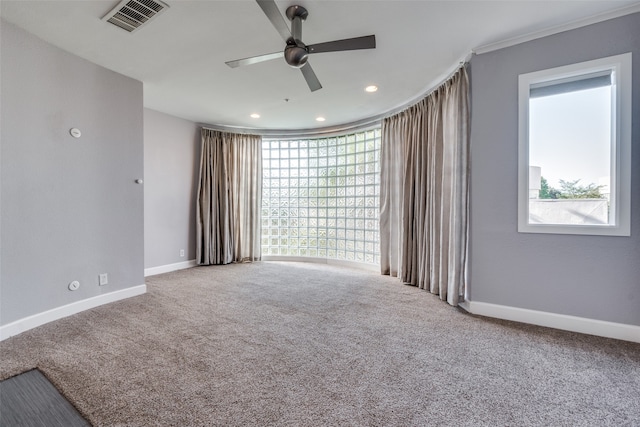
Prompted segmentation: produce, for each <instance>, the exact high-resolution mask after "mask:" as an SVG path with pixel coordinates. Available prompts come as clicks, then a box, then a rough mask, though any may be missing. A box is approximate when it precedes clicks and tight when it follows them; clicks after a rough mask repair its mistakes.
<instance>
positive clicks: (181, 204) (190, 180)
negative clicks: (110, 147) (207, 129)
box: [144, 109, 200, 268]
mask: <svg viewBox="0 0 640 427" xmlns="http://www.w3.org/2000/svg"><path fill="white" fill-rule="evenodd" d="M199 164H200V127H199V126H198V125H196V124H195V123H193V122H190V121H187V120H183V119H179V118H177V117H174V116H169V115H167V114H164V113H160V112H157V111H154V110H149V109H145V110H144V186H145V188H144V266H145V268H152V267H159V266H164V265H168V264H174V263H178V262H184V261H187V260H193V259H195V258H196V243H195V234H196V223H195V217H196V211H195V205H196V191H197V189H198V183H197V179H198V174H199V171H200V169H199ZM180 249H184V250H185V256H184V257H181V256H180Z"/></svg>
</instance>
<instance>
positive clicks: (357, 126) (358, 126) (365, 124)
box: [198, 52, 473, 139]
mask: <svg viewBox="0 0 640 427" xmlns="http://www.w3.org/2000/svg"><path fill="white" fill-rule="evenodd" d="M472 56H473V52H469V53H468V54H466V55H465V56H464V57H463V58H461V59H460V61H459V62H458V63H457V64H456V66H455V67H453V69H449V70H448V71H447V72H446V73H443V74H441V75H440V76H438V78H437V79H434V81H436V82H438V83H437V84H429V85H427V88H426V89H425V90H423V91H421V92H420V95H418V96H415V97H414V98H412V99H410V100H409V101H407V102H404V103H402V104H400V105H397V106H395V107H393V108H391V109H390V110H388V111H385V112H384V113H381V114H377V115H375V116H373V117H369V118H366V119H362V120H359V121H355V122H350V123H345V124H342V125H337V126H331V127H325V128H313V129H293V130H277V129H260V128H246V127H240V126H225V125H210V124H205V123H198V126H200V127H202V128H204V129H209V130H217V131H221V132H233V133H239V134H251V135H260V136H262V137H265V138H273V139H275V138H286V139H293V138H296V137H309V136H318V137H322V136H331V135H333V134H338V133H344V132H347V131H356V130H366V129H367V128H373V127H377V126H379V125H380V124H381V123H382V120H383V119H385V118H387V117H391V116H393V115H395V114H398V113H401V112H402V111H404V110H406V109H408V108H410V107H411V106H413V105H414V104H416V103H418V102H420V101H421V100H422V99H424V98H426V97H427V96H429V95H430V94H431V93H432V92H434V91H435V90H436V89H438V88H439V87H440V86H442V85H443V84H444V83H445V82H446V81H447V80H449V79H450V78H451V77H453V75H454V74H455V73H457V72H458V70H459V69H460V68H462V67H466V66H467V64H468V63H469V61H470V60H471V57H472Z"/></svg>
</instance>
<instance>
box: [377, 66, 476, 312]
mask: <svg viewBox="0 0 640 427" xmlns="http://www.w3.org/2000/svg"><path fill="white" fill-rule="evenodd" d="M380 156H381V185H380V250H381V263H380V264H381V271H382V273H383V274H389V275H392V276H397V277H399V278H400V279H401V280H402V281H403V282H405V283H410V284H413V285H416V286H419V287H420V288H424V289H427V290H429V291H430V292H432V293H434V294H437V295H439V296H440V298H441V299H442V300H445V301H447V302H448V303H449V304H451V305H454V306H455V305H457V304H458V302H459V301H460V300H461V298H463V297H464V288H465V286H466V283H465V282H466V271H467V235H468V199H469V190H468V185H469V80H468V76H467V72H466V69H465V68H464V67H461V68H460V69H459V70H458V71H457V72H456V73H455V74H454V75H453V76H452V77H451V78H450V79H449V80H447V81H446V82H445V83H443V84H442V85H441V86H440V87H439V88H438V89H436V90H435V91H434V92H432V93H431V94H430V95H428V96H427V97H425V98H424V99H423V100H421V101H419V102H418V103H416V104H414V105H413V106H411V107H410V108H408V109H407V110H405V111H403V112H401V113H399V114H397V115H395V116H392V117H389V118H387V119H385V120H383V123H382V146H381V155H380Z"/></svg>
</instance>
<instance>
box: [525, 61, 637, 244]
mask: <svg viewBox="0 0 640 427" xmlns="http://www.w3.org/2000/svg"><path fill="white" fill-rule="evenodd" d="M519 127H520V133H519V171H518V231H520V232H527V233H558V234H592V235H613V236H628V235H630V212H629V211H630V193H631V190H630V185H631V53H626V54H623V55H617V56H612V57H608V58H603V59H598V60H594V61H588V62H582V63H579V64H573V65H569V66H565V67H559V68H553V69H549V70H543V71H538V72H534V73H529V74H522V75H520V78H519Z"/></svg>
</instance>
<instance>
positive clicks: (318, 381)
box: [0, 262, 640, 426]
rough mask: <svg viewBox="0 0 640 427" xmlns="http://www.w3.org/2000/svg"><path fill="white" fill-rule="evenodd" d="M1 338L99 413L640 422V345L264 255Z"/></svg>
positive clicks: (111, 421)
mask: <svg viewBox="0 0 640 427" xmlns="http://www.w3.org/2000/svg"><path fill="white" fill-rule="evenodd" d="M147 285H148V293H147V294H145V295H142V296H139V297H134V298H130V299H128V300H124V301H119V302H116V303H112V304H108V305H106V306H102V307H98V308H96V309H92V310H89V311H86V312H83V313H80V314H78V315H74V316H71V317H68V318H65V319H62V320H59V321H56V322H53V323H50V324H47V325H44V326H41V327H39V328H36V329H33V330H31V331H27V332H25V333H23V334H21V335H18V336H15V337H12V338H10V339H8V340H5V341H3V342H2V343H0V379H5V378H8V377H11V376H13V375H16V374H18V373H20V372H23V371H26V370H29V369H32V368H38V369H40V370H41V371H42V372H43V373H44V374H45V375H46V376H47V378H49V379H50V380H51V381H52V382H53V383H54V384H55V385H56V386H57V387H58V389H59V390H60V391H61V392H62V394H63V395H64V396H65V397H67V398H68V399H69V400H70V401H71V402H72V403H73V404H74V405H75V406H76V407H77V408H78V410H79V411H80V412H81V413H82V415H83V416H85V417H86V418H87V419H88V420H89V421H90V422H91V423H93V424H94V425H95V426H216V425H220V426H271V425H274V426H334V425H335V426H640V345H639V344H634V343H629V342H623V341H616V340H610V339H604V338H598V337H593V336H588V335H581V334H574V333H569V332H563V331H558V330H553V329H546V328H539V327H533V326H527V325H522V324H517V323H512V322H505V321H497V320H490V319H485V318H479V317H474V316H470V315H468V314H465V313H464V312H463V311H461V310H460V309H456V308H453V307H450V306H449V305H447V304H445V303H443V302H441V301H440V300H439V299H438V298H437V297H436V296H434V295H431V294H429V293H427V292H425V291H422V290H420V289H417V288H414V287H410V286H405V285H402V284H400V282H399V281H398V280H397V279H393V278H390V277H385V276H380V275H378V274H376V273H369V272H363V271H360V270H354V269H348V268H340V267H331V266H325V265H314V264H303V263H275V262H262V263H254V264H241V265H229V266H215V267H196V268H192V269H188V270H182V271H178V272H173V273H167V274H163V275H158V276H153V277H148V278H147Z"/></svg>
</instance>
